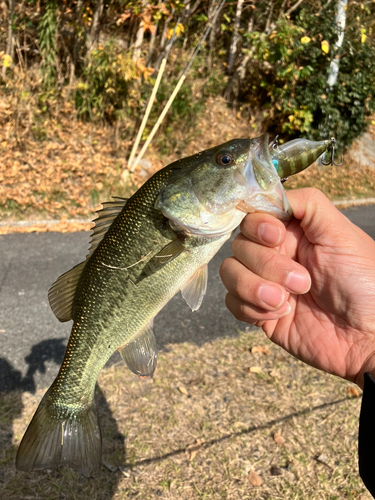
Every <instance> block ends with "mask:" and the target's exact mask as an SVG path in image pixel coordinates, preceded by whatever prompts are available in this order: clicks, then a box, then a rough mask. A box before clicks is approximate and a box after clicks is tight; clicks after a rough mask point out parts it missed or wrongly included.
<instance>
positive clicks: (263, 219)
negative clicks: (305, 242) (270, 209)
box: [240, 213, 285, 248]
mask: <svg viewBox="0 0 375 500" xmlns="http://www.w3.org/2000/svg"><path fill="white" fill-rule="evenodd" d="M240 230H241V233H242V234H243V235H244V236H245V237H246V238H248V239H249V240H251V241H253V242H254V243H260V244H261V245H265V246H267V247H271V248H272V247H277V246H279V245H281V243H282V242H283V241H284V239H285V226H284V224H283V223H282V222H281V221H280V220H278V219H276V218H275V217H273V216H272V215H269V214H263V213H255V214H249V215H247V216H246V217H245V218H244V220H243V221H242V223H241V226H240Z"/></svg>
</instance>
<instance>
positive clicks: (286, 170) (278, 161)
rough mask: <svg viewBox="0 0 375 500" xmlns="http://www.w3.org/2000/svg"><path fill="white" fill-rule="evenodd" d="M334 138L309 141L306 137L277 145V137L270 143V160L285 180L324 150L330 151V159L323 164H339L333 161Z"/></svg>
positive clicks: (311, 161)
mask: <svg viewBox="0 0 375 500" xmlns="http://www.w3.org/2000/svg"><path fill="white" fill-rule="evenodd" d="M336 149H337V143H336V139H335V138H334V137H332V138H331V139H326V140H324V141H310V140H308V139H293V140H292V141H289V142H286V143H285V144H282V145H279V143H278V137H276V138H275V140H274V141H272V142H271V144H270V152H271V157H272V162H273V164H274V165H275V168H276V170H277V173H278V174H279V176H280V177H281V178H282V179H283V180H286V179H287V178H288V177H289V176H290V175H294V174H297V173H298V172H301V171H302V170H305V168H307V167H309V166H310V165H311V164H312V163H314V161H316V160H317V159H318V158H319V157H320V156H321V155H323V154H324V153H325V152H326V151H330V160H329V161H328V162H327V163H325V162H324V161H323V160H322V163H323V165H336V166H339V165H341V163H340V164H338V163H335V151H336Z"/></svg>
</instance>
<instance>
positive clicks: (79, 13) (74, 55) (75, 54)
mask: <svg viewBox="0 0 375 500" xmlns="http://www.w3.org/2000/svg"><path fill="white" fill-rule="evenodd" d="M83 2H84V0H78V1H77V6H76V24H75V30H74V40H73V51H72V61H71V67H70V76H69V87H71V86H72V84H73V80H74V77H75V74H76V71H77V62H78V55H79V48H80V40H79V36H78V26H79V25H80V23H81V16H82V8H83Z"/></svg>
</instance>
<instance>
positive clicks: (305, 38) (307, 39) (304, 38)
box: [301, 36, 311, 43]
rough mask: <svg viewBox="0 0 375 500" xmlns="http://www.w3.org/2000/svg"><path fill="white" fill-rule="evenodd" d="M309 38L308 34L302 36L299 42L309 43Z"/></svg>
mask: <svg viewBox="0 0 375 500" xmlns="http://www.w3.org/2000/svg"><path fill="white" fill-rule="evenodd" d="M310 40H311V38H309V37H308V36H303V37H302V38H301V43H309V42H310Z"/></svg>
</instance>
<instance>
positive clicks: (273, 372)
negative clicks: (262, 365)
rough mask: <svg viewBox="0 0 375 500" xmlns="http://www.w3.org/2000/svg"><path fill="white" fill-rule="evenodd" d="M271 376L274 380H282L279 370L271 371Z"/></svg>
mask: <svg viewBox="0 0 375 500" xmlns="http://www.w3.org/2000/svg"><path fill="white" fill-rule="evenodd" d="M270 376H271V377H273V378H280V373H279V372H278V371H277V370H271V371H270Z"/></svg>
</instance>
